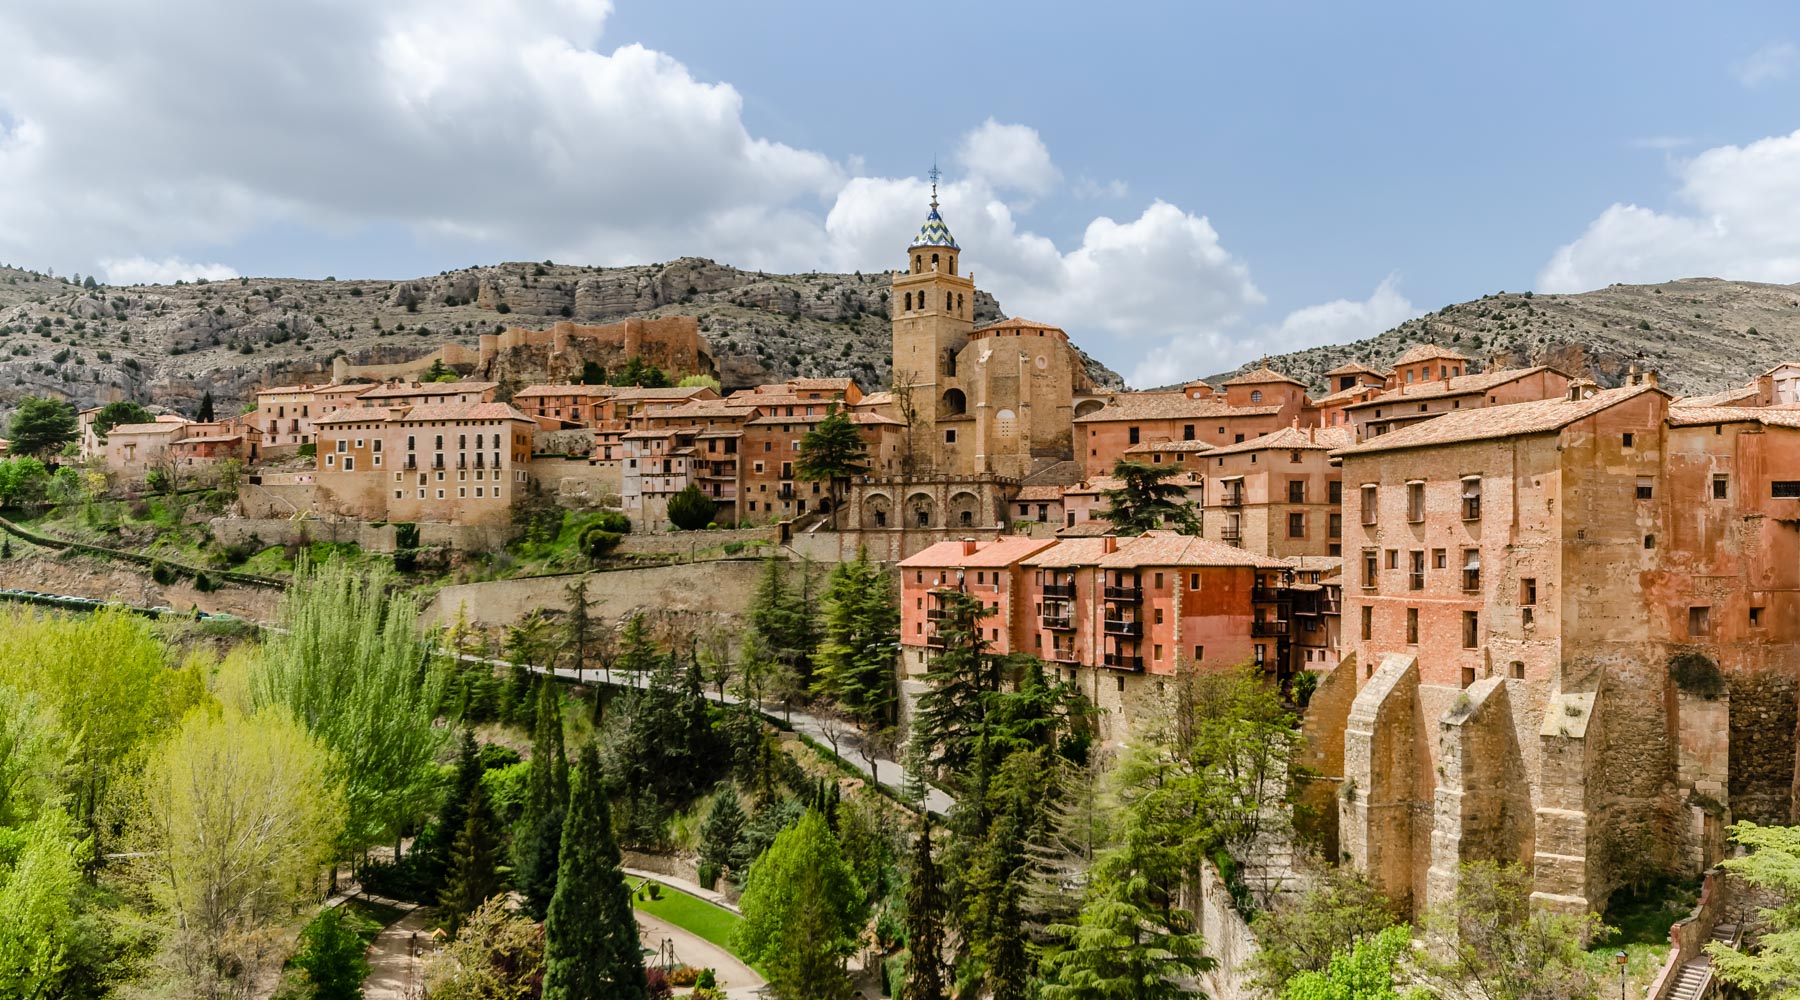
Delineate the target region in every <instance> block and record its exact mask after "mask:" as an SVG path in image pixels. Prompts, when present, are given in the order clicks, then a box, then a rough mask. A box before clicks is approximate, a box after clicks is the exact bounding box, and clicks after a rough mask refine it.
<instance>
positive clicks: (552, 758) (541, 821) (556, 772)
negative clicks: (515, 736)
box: [513, 678, 569, 920]
mask: <svg viewBox="0 0 1800 1000" xmlns="http://www.w3.org/2000/svg"><path fill="white" fill-rule="evenodd" d="M526 794H527V797H526V802H525V815H524V816H523V817H521V819H520V822H519V832H518V835H517V836H516V837H515V838H514V840H513V858H514V860H513V883H514V885H515V886H517V888H518V890H519V891H520V892H521V893H523V894H524V896H525V907H524V909H525V912H526V913H527V914H529V915H530V916H531V917H532V918H533V919H535V920H542V919H543V917H544V913H545V912H546V911H548V910H549V908H550V899H551V897H552V896H553V895H554V894H555V893H556V872H557V867H558V863H559V851H560V847H561V843H562V828H563V819H564V817H565V816H566V815H567V813H568V807H569V762H568V758H567V756H566V755H565V754H564V752H563V724H562V700H561V698H560V697H559V696H558V694H557V691H556V682H555V681H553V680H550V679H549V678H544V679H543V680H540V681H539V682H538V700H537V718H536V724H535V727H534V732H533V738H532V750H531V773H530V775H529V783H528V787H527V793H526Z"/></svg>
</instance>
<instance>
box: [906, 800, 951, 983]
mask: <svg viewBox="0 0 1800 1000" xmlns="http://www.w3.org/2000/svg"><path fill="white" fill-rule="evenodd" d="M947 906H948V902H947V901H946V900H945V898H944V884H943V877H942V875H941V873H940V872H939V871H938V866H937V861H936V860H935V859H934V858H932V856H931V812H930V810H927V809H921V810H919V834H918V836H916V837H914V838H913V850H912V872H911V874H910V875H909V876H908V878H907V881H906V983H907V986H906V996H907V998H908V1000H945V990H944V986H945V983H944V979H945V976H944V930H945V928H944V916H945V909H946V907H947Z"/></svg>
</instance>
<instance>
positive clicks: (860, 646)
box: [813, 551, 900, 728]
mask: <svg viewBox="0 0 1800 1000" xmlns="http://www.w3.org/2000/svg"><path fill="white" fill-rule="evenodd" d="M822 603H823V605H824V628H823V630H822V631H823V636H822V641H821V642H820V643H819V650H818V656H817V660H818V669H817V671H816V672H815V674H814V676H813V688H814V690H815V691H817V692H818V693H820V694H823V695H825V696H826V697H828V698H830V699H831V700H833V701H835V702H837V703H838V704H839V705H841V706H843V708H844V710H845V711H846V712H848V713H850V715H851V717H853V718H855V719H856V720H857V721H858V722H861V723H863V724H864V725H869V726H875V727H877V728H880V727H884V726H891V725H893V724H894V722H895V719H896V714H897V712H898V708H899V700H900V692H899V675H898V673H897V671H896V669H895V665H894V659H895V657H896V656H897V655H898V654H899V649H900V646H899V641H898V636H899V631H900V607H899V604H898V603H897V602H896V601H895V597H894V585H893V581H892V578H890V577H889V576H888V574H887V572H886V571H884V570H883V569H882V568H881V567H880V566H878V565H876V564H874V563H872V562H870V561H869V559H868V554H867V553H866V552H861V551H859V552H858V553H857V556H856V559H855V560H854V561H852V562H847V563H839V564H838V565H837V566H836V567H835V568H833V569H832V571H831V576H830V578H829V579H828V580H827V582H826V585H825V597H824V600H823V602H822Z"/></svg>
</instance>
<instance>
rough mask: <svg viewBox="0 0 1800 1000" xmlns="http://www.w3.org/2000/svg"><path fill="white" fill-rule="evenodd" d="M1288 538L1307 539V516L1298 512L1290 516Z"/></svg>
mask: <svg viewBox="0 0 1800 1000" xmlns="http://www.w3.org/2000/svg"><path fill="white" fill-rule="evenodd" d="M1288 537H1289V538H1305V537H1306V515H1305V514H1302V513H1299V512H1298V511H1296V512H1294V513H1292V514H1289V515H1288Z"/></svg>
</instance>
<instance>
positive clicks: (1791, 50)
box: [1731, 42, 1800, 90]
mask: <svg viewBox="0 0 1800 1000" xmlns="http://www.w3.org/2000/svg"><path fill="white" fill-rule="evenodd" d="M1797 63H1800V47H1796V46H1795V45H1794V43H1793V42H1770V43H1769V44H1767V45H1764V46H1763V47H1762V48H1760V49H1757V50H1756V51H1755V52H1752V53H1750V54H1749V55H1748V56H1745V57H1744V58H1743V60H1741V61H1740V62H1738V64H1737V65H1735V66H1733V67H1732V68H1731V75H1732V76H1735V77H1737V80H1738V82H1739V83H1741V84H1743V85H1744V86H1746V87H1749V88H1751V89H1752V90H1754V89H1756V88H1757V87H1760V86H1762V85H1764V84H1767V83H1774V82H1776V81H1778V80H1785V79H1787V77H1788V75H1789V74H1791V73H1793V71H1794V66H1795V65H1796V64H1797Z"/></svg>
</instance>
